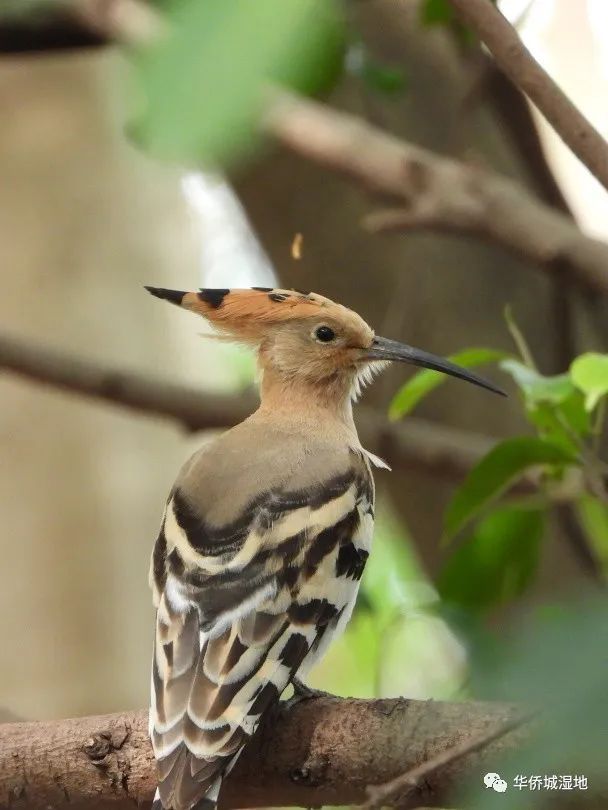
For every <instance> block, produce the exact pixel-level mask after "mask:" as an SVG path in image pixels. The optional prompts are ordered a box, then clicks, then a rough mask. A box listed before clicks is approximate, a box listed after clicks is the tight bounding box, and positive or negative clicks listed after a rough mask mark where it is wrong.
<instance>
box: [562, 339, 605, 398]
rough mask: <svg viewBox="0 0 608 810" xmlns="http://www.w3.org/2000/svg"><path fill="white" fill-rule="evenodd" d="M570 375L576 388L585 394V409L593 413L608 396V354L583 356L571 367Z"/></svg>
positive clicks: (593, 353) (589, 353)
mask: <svg viewBox="0 0 608 810" xmlns="http://www.w3.org/2000/svg"><path fill="white" fill-rule="evenodd" d="M570 375H571V377H572V381H573V382H574V384H575V385H576V387H577V388H580V390H581V391H582V392H583V394H585V407H586V408H587V410H588V411H592V410H593V409H594V408H595V406H596V405H597V403H598V402H599V400H600V399H601V398H602V397H603V396H604V395H605V394H608V354H598V353H597V352H588V353H587V354H582V355H581V356H580V357H577V358H576V360H574V362H573V363H572V365H571V366H570Z"/></svg>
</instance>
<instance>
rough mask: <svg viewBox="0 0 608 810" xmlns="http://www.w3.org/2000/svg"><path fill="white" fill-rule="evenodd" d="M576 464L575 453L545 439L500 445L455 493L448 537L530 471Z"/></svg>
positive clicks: (523, 439) (448, 516) (448, 512)
mask: <svg viewBox="0 0 608 810" xmlns="http://www.w3.org/2000/svg"><path fill="white" fill-rule="evenodd" d="M576 462H577V457H576V455H575V454H574V453H572V452H571V451H569V450H567V449H565V448H564V447H561V446H560V445H558V444H555V443H554V442H550V441H547V440H546V439H538V438H534V437H528V436H521V437H517V438H515V439H507V440H506V441H504V442H501V443H500V444H498V445H496V447H494V448H493V449H492V450H490V452H489V453H488V454H487V455H486V456H484V458H482V460H481V461H480V462H479V464H477V466H476V467H474V468H473V469H472V470H471V472H470V473H469V475H468V476H467V478H466V479H465V481H464V482H463V484H462V485H461V486H460V487H459V489H457V490H456V492H455V494H454V496H453V498H452V500H451V502H450V504H449V505H448V508H447V510H446V514H445V517H444V527H445V534H446V535H447V536H448V537H451V536H453V535H455V534H456V533H457V532H459V531H460V530H461V529H462V527H463V526H464V525H465V524H466V523H467V522H468V521H469V520H471V519H472V518H474V517H477V515H478V514H479V513H480V512H481V510H482V509H483V508H484V507H485V506H486V505H487V504H488V503H490V502H491V501H492V500H494V499H496V498H498V496H499V495H501V494H502V493H503V492H504V491H505V490H506V489H507V488H508V487H509V486H510V485H511V484H512V483H513V481H515V480H516V479H517V478H518V477H519V476H520V475H522V473H524V472H525V471H526V470H527V469H529V468H530V467H536V466H538V465H551V466H553V467H555V466H557V467H559V468H560V469H561V468H563V467H564V466H565V465H568V464H575V463H576Z"/></svg>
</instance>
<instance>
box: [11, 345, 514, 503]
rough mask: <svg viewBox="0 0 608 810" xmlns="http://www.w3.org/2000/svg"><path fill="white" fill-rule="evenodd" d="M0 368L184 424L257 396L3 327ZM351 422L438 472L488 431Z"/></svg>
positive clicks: (456, 464) (463, 469) (214, 425)
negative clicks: (88, 355) (19, 335)
mask: <svg viewBox="0 0 608 810" xmlns="http://www.w3.org/2000/svg"><path fill="white" fill-rule="evenodd" d="M1 369H5V370H8V371H11V372H13V373H15V374H18V375H19V376H21V377H24V378H26V379H28V380H31V381H34V382H39V383H44V384H46V385H50V386H52V387H54V388H59V389H62V390H64V391H68V392H70V393H75V394H80V395H83V396H85V397H89V398H92V399H99V400H102V401H105V402H109V403H112V404H114V405H119V406H122V407H126V408H129V409H131V410H135V411H139V412H142V413H147V414H150V415H151V416H160V417H162V418H165V419H172V420H173V421H175V422H177V423H178V424H179V425H180V426H182V427H184V428H186V429H187V430H191V431H194V430H209V429H218V428H226V427H230V426H232V425H235V424H236V423H237V422H241V421H242V420H243V419H245V418H246V417H247V416H249V415H250V414H251V413H252V411H253V410H254V408H255V407H256V404H257V397H256V396H255V395H254V394H253V392H243V393H241V394H234V395H218V394H206V393H202V392H201V391H199V390H198V389H196V388H193V387H190V386H186V385H180V384H177V383H169V382H165V381H161V380H157V379H154V378H153V377H149V376H147V375H145V374H141V373H137V372H134V371H125V370H120V369H117V368H114V367H112V366H105V365H102V364H98V363H93V362H90V361H87V360H83V359H81V358H78V357H74V356H73V355H71V354H66V353H64V352H60V351H58V350H56V349H49V348H48V347H46V346H41V345H39V344H37V343H34V342H31V341H26V340H23V339H18V340H17V339H16V338H13V337H8V336H6V335H0V370H1ZM357 423H358V426H359V430H360V433H361V437H362V440H363V444H364V446H366V447H369V449H371V450H372V451H373V452H375V453H378V454H379V455H381V456H382V457H383V458H386V460H387V461H388V462H389V464H391V465H392V466H393V467H395V468H398V469H403V468H406V467H415V468H416V469H421V470H423V471H426V472H427V473H430V474H432V475H435V476H439V477H444V478H457V479H459V478H462V477H463V476H465V475H466V473H467V472H468V471H469V470H470V469H471V467H473V466H474V465H475V464H476V463H477V461H478V460H479V459H480V458H481V456H482V455H485V453H487V452H488V450H489V449H490V448H491V447H492V445H493V444H494V439H492V438H490V437H488V436H483V435H482V434H478V433H472V432H471V433H469V432H466V431H461V430H457V429H455V428H448V427H445V426H440V425H434V424H432V423H430V422H427V421H425V420H423V419H415V418H412V417H409V418H408V419H407V421H406V422H404V423H399V424H391V423H390V422H388V421H387V420H386V418H385V417H384V416H382V415H381V414H378V413H376V412H375V411H374V410H373V409H372V408H366V407H359V408H357ZM527 488H528V489H530V486H528V487H527Z"/></svg>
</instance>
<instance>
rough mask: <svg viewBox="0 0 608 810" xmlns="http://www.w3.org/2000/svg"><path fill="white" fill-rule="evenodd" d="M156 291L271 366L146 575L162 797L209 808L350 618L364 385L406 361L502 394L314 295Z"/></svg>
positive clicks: (167, 803) (204, 453) (181, 805)
mask: <svg viewBox="0 0 608 810" xmlns="http://www.w3.org/2000/svg"><path fill="white" fill-rule="evenodd" d="M146 289H147V290H149V292H150V293H152V295H155V296H157V297H158V298H163V299H166V300H167V301H170V302H171V303H173V304H177V305H179V306H181V307H184V308H185V309H188V310H190V311H192V312H195V313H198V314H199V315H202V316H203V317H204V318H206V319H207V320H208V321H209V322H210V323H211V324H212V325H213V326H214V327H216V328H217V330H219V332H220V333H221V334H223V335H224V336H227V337H229V338H232V339H234V340H235V341H239V342H244V343H247V344H250V345H253V346H254V347H256V348H257V352H258V359H259V367H260V371H261V386H260V389H261V390H260V394H261V404H260V406H259V408H258V410H257V411H256V412H255V413H254V414H253V415H252V416H250V417H249V418H248V419H246V420H245V421H244V422H242V423H241V424H239V425H237V426H236V427H233V428H232V429H231V430H228V431H227V432H226V433H223V434H222V435H221V436H219V438H216V439H215V440H213V441H212V442H210V443H209V444H206V445H205V446H204V447H203V448H202V449H201V450H199V451H198V452H196V453H195V454H194V455H193V456H192V457H191V458H190V460H189V461H187V462H186V464H185V465H184V467H183V468H182V470H181V472H180V474H179V476H178V478H177V481H176V483H175V485H174V487H173V489H172V490H171V493H170V495H169V498H168V501H167V504H166V508H165V512H164V515H163V518H162V525H161V529H160V533H159V535H158V539H157V540H156V544H155V546H154V552H153V555H152V564H151V571H150V582H151V587H152V590H153V593H154V604H155V607H156V635H155V644H154V655H153V666H152V699H151V711H150V736H151V739H152V746H153V749H154V755H155V758H156V760H157V763H158V777H159V785H158V790H157V793H156V797H155V800H156V807H157V808H159V807H161V806H162V807H163V808H165V810H169V808H171V809H172V810H190V808H192V807H195V806H197V808H198V807H200V808H204V809H205V810H209V808H214V807H215V805H216V803H217V800H218V795H219V791H220V787H221V784H222V779H223V778H224V777H225V776H226V775H227V774H228V773H229V772H230V770H231V768H232V767H233V766H234V764H235V762H236V760H237V758H238V756H239V754H240V753H241V751H242V750H243V747H244V746H245V744H246V743H247V741H248V740H249V739H250V737H251V736H252V734H253V733H254V731H255V730H256V728H257V726H258V724H259V722H260V719H261V718H262V716H263V715H264V713H265V712H267V711H268V709H269V708H270V707H271V706H272V705H273V704H275V703H276V701H277V700H278V698H279V696H280V695H281V693H282V692H283V691H284V690H285V688H286V687H287V685H288V684H289V683H290V682H292V683H294V685H295V686H296V687H298V686H299V680H298V678H299V677H302V675H303V674H304V673H305V672H306V671H307V670H308V669H309V668H310V667H311V665H312V664H314V663H315V662H316V661H317V660H319V658H320V657H321V656H322V655H323V653H324V652H325V650H326V649H327V647H328V645H329V643H330V642H331V640H332V639H333V638H335V637H336V636H337V635H338V634H339V633H340V632H341V631H342V630H343V629H344V627H345V625H346V623H347V622H348V620H349V618H350V615H351V613H352V610H353V606H354V604H355V600H356V597H357V591H358V588H359V581H360V579H361V575H362V573H363V569H364V567H365V562H366V560H367V557H368V554H369V552H370V545H371V540H372V533H373V526H374V480H373V476H372V471H371V466H372V465H380V466H383V462H382V461H381V460H379V459H377V458H376V457H375V456H374V455H372V454H371V453H369V452H368V451H366V450H365V449H364V448H363V447H362V446H361V443H360V442H359V438H358V436H357V431H356V428H355V424H354V421H353V412H352V402H353V400H354V399H355V398H356V397H357V395H358V393H359V391H360V388H361V386H362V385H363V384H364V383H366V382H369V381H370V380H371V378H372V376H373V374H374V372H376V371H378V370H380V368H381V367H382V366H384V365H386V364H387V363H388V362H390V361H403V362H406V363H411V364H414V365H416V366H423V367H425V368H432V369H436V370H439V371H442V372H445V373H447V374H451V375H453V376H455V377H460V378H461V379H463V380H468V381H469V382H472V383H475V384H477V385H480V386H483V387H485V388H488V389H490V390H491V391H496V392H498V393H502V392H500V391H499V390H498V389H497V388H495V387H494V386H493V385H491V384H490V383H488V382H486V381H485V380H483V379H482V378H480V377H478V376H477V375H475V374H472V373H471V372H469V371H467V370H465V369H463V368H460V367H459V366H456V365H454V364H453V363H451V362H449V361H447V360H444V359H442V358H440V357H436V356H435V355H432V354H428V353H427V352H423V351H420V350H418V349H414V348H413V347H411V346H407V345H404V344H401V343H397V342H396V341H393V340H387V339H386V338H381V337H377V336H376V335H375V334H374V332H373V330H372V329H371V328H370V327H369V326H368V325H367V323H365V321H364V320H363V319H362V318H361V317H359V315H357V314H356V313H355V312H352V311H351V310H349V309H347V308H346V307H344V306H342V305H340V304H336V303H334V302H333V301H330V300H329V299H328V298H324V297H322V296H320V295H316V294H314V293H307V294H306V293H300V292H296V291H293V290H281V289H267V288H260V287H254V288H253V289H243V290H220V289H203V290H201V291H200V292H181V291H177V290H166V289H159V288H155V287H147V288H146ZM296 676H298V678H297V677H296Z"/></svg>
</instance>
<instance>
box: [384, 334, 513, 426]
mask: <svg viewBox="0 0 608 810" xmlns="http://www.w3.org/2000/svg"><path fill="white" fill-rule="evenodd" d="M506 356H507V355H506V354H505V352H501V351H498V350H496V349H463V350H462V351H460V352H457V353H456V354H452V355H450V357H449V358H448V359H449V360H451V361H452V362H453V363H457V364H458V365H460V366H462V367H463V368H475V367H476V366H483V365H487V364H488V363H494V362H496V361H497V360H501V359H502V358H504V357H506ZM447 379H449V378H448V377H446V375H445V374H442V373H441V372H439V371H431V370H430V369H425V370H424V371H420V372H418V374H416V375H415V376H414V377H413V378H412V379H411V380H410V381H409V382H407V383H406V384H405V385H403V386H402V387H401V388H400V389H399V390H398V391H397V393H396V394H395V396H394V397H393V399H392V400H391V404H390V405H389V411H388V414H389V417H390V418H391V419H392V420H393V421H395V420H397V419H400V418H401V417H403V416H406V414H408V413H409V412H410V411H412V410H413V409H414V408H415V407H416V405H417V404H418V403H419V402H420V400H422V399H423V398H424V397H425V396H427V394H430V392H431V391H433V390H434V389H435V388H437V386H439V385H441V384H442V383H443V382H445V381H446V380H447Z"/></svg>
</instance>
